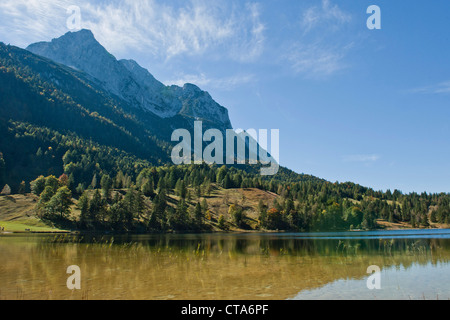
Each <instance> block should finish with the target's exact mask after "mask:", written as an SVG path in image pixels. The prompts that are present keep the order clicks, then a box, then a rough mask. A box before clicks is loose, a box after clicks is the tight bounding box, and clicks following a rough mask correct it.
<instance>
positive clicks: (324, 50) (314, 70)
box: [286, 42, 352, 79]
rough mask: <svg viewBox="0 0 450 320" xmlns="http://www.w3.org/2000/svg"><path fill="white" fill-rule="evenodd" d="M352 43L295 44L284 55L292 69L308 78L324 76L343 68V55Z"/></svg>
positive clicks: (344, 65) (344, 66)
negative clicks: (333, 44) (338, 44)
mask: <svg viewBox="0 0 450 320" xmlns="http://www.w3.org/2000/svg"><path fill="white" fill-rule="evenodd" d="M351 46H352V44H349V45H347V46H345V47H339V46H329V45H326V44H323V43H320V42H318V43H311V44H301V43H298V44H295V45H293V46H292V48H291V49H290V51H289V53H288V54H287V55H286V59H287V60H288V61H289V62H290V64H291V67H292V70H294V72H296V73H301V74H304V75H305V76H306V77H308V78H315V79H318V78H325V77H328V76H331V75H332V74H334V73H336V72H338V71H339V70H342V69H345V68H346V67H347V64H346V62H345V57H346V54H347V51H348V50H349V49H350V48H351Z"/></svg>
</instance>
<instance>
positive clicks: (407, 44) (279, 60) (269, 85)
mask: <svg viewBox="0 0 450 320" xmlns="http://www.w3.org/2000/svg"><path fill="white" fill-rule="evenodd" d="M71 5H76V6H79V7H80V10H81V11H80V12H81V27H82V28H87V29H91V30H92V31H93V33H94V35H95V36H96V38H97V40H99V42H100V43H102V44H103V45H104V46H105V47H106V49H108V50H109V51H110V52H111V53H113V54H114V55H115V56H116V57H117V58H118V59H122V58H132V59H135V60H136V61H138V62H139V63H140V64H141V65H142V66H143V67H145V68H147V69H148V70H149V71H150V72H151V73H152V74H153V75H154V76H155V77H156V78H157V79H159V80H160V81H162V82H164V83H165V84H168V85H169V84H178V85H182V84H184V83H186V82H191V83H195V84H197V85H198V86H200V87H201V88H202V89H204V90H206V91H208V92H210V94H211V95H212V96H213V98H214V99H215V100H216V101H217V102H219V103H220V104H222V105H223V106H225V107H227V108H228V109H229V112H230V118H231V121H232V123H233V126H234V127H235V128H242V129H249V128H255V129H280V144H281V145H280V161H281V164H282V165H283V166H286V167H288V168H290V169H293V170H295V171H297V172H300V173H302V172H303V173H308V174H313V175H316V176H318V177H321V178H325V179H327V180H330V181H340V182H344V181H353V182H356V183H360V184H362V185H365V186H369V187H373V188H374V189H376V190H386V189H391V190H394V189H399V190H402V191H404V192H411V191H416V192H422V191H428V192H450V148H449V138H450V124H449V119H450V63H448V59H449V57H450V46H449V40H450V39H449V38H450V32H449V31H450V2H449V1H448V0H433V1H424V0H420V1H419V0H414V1H411V2H406V1H400V0H389V1H386V0H371V1H366V0H359V1H350V0H346V1H341V0H340V1H338V0H276V1H275V0H267V1H242V0H240V1H237V0H226V1H225V0H208V1H206V0H191V1H190V0H183V1H181V0H179V1H176V0H172V1H146V0H145V1H144V0H124V1H118V0H117V1H90V2H89V1H87V0H72V1H67V0H53V1H50V0H47V1H38V0H31V1H30V0H2V1H1V2H0V41H3V42H5V43H11V44H13V45H17V46H19V47H26V46H27V45H28V44H30V43H33V42H36V41H48V40H50V39H52V38H55V37H59V36H61V35H62V34H64V33H66V32H67V31H69V30H68V28H67V23H66V20H67V18H68V17H69V14H68V13H67V8H68V7H69V6H71ZM370 5H378V6H379V7H380V8H381V27H382V29H381V30H369V29H368V28H367V26H366V21H367V19H368V18H369V14H367V13H366V10H367V8H368V7H369V6H370Z"/></svg>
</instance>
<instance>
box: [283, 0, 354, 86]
mask: <svg viewBox="0 0 450 320" xmlns="http://www.w3.org/2000/svg"><path fill="white" fill-rule="evenodd" d="M351 21H352V16H351V15H350V14H349V13H347V12H345V11H344V10H342V9H341V8H340V7H339V6H338V5H337V4H332V3H331V1H330V0H322V2H321V5H318V6H317V5H316V6H312V7H309V8H306V9H305V10H304V11H303V12H302V14H301V18H300V22H299V26H298V28H299V35H298V40H297V41H295V42H293V43H290V44H289V45H288V46H287V49H286V50H285V54H284V55H282V59H283V61H284V62H287V63H288V64H289V65H290V66H291V70H292V71H294V72H295V73H296V74H301V75H303V76H305V77H306V78H313V79H319V78H327V77H329V76H331V75H333V74H335V73H337V72H338V71H340V70H343V69H345V68H347V67H348V64H347V63H346V60H345V58H346V57H347V55H348V52H349V51H350V49H351V48H352V47H353V41H352V40H349V39H348V38H345V37H344V38H343V37H341V36H337V35H338V33H339V32H341V31H342V30H343V29H344V28H345V27H346V26H347V25H348V24H349V23H350V22H351Z"/></svg>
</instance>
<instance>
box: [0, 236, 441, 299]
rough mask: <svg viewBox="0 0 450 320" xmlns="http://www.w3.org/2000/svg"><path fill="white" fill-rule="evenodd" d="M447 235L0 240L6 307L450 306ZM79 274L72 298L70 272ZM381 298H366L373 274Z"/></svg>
mask: <svg viewBox="0 0 450 320" xmlns="http://www.w3.org/2000/svg"><path fill="white" fill-rule="evenodd" d="M449 262H450V230H414V231H373V232H343V233H337V232H333V233H301V234H299V233H280V234H278V233H277V234H259V233H248V234H190V235H141V236H131V235H130V236H86V235H33V234H22V235H19V234H11V235H1V236H0V299H13V300H16V299H18V300H22V299H25V300H30V299H39V300H42V299H58V300H60V299H68V300H70V299H76V300H91V299H107V300H111V299H136V300H172V299H173V300H185V299H186V300H286V299H299V300H303V299H307V300H310V299H311V300H313V299H378V300H384V299H420V300H422V299H431V300H437V299H439V300H441V299H442V300H443V299H450V285H449V281H450V263H449ZM71 265H76V266H79V267H80V270H81V290H69V289H68V288H67V285H66V281H67V278H68V277H69V276H70V274H67V273H66V271H67V267H68V266H71ZM373 265H375V266H378V267H379V268H380V270H381V272H380V274H379V278H378V279H379V281H380V285H381V289H379V290H377V289H374V290H369V289H368V287H367V280H368V279H369V277H371V276H372V274H368V273H367V269H368V267H369V266H373Z"/></svg>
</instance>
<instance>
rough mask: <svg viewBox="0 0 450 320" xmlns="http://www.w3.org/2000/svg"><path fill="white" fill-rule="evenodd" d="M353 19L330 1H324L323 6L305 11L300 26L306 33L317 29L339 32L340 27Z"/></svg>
mask: <svg viewBox="0 0 450 320" xmlns="http://www.w3.org/2000/svg"><path fill="white" fill-rule="evenodd" d="M351 20H352V17H351V15H350V14H348V13H347V12H345V11H343V10H342V9H341V8H340V7H339V6H338V5H333V4H332V3H331V2H330V0H322V4H321V6H313V7H310V8H308V9H307V10H305V12H304V13H303V15H302V18H301V21H300V24H301V26H302V28H303V30H304V32H305V33H306V32H309V31H311V30H313V29H315V28H321V29H323V28H332V29H334V30H337V29H338V28H339V26H340V25H342V24H345V23H347V22H350V21H351Z"/></svg>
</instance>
